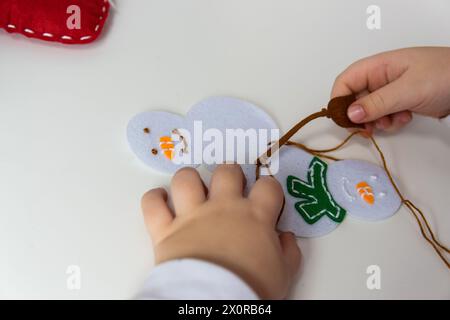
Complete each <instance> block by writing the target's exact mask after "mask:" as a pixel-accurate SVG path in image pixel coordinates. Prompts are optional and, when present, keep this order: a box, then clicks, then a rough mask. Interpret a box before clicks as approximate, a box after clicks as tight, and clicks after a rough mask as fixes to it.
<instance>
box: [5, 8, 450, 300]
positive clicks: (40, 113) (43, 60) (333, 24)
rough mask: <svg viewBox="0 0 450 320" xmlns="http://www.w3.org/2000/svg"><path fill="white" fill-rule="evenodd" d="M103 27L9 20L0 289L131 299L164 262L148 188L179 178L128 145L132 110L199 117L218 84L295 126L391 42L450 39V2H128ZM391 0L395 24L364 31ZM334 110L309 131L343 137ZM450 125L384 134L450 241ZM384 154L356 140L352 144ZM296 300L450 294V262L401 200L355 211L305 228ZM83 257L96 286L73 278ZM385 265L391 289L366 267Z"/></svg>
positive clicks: (315, 137) (357, 150)
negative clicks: (76, 40) (65, 33)
mask: <svg viewBox="0 0 450 320" xmlns="http://www.w3.org/2000/svg"><path fill="white" fill-rule="evenodd" d="M116 2H118V7H117V10H116V11H115V12H113V15H112V19H110V20H109V22H108V25H107V30H106V32H105V33H104V34H103V36H102V38H101V39H100V40H99V41H98V42H96V43H94V44H92V45H87V46H64V45H60V44H48V43H44V42H41V41H37V40H30V39H27V38H25V37H23V36H20V35H14V36H12V35H10V34H7V33H6V32H4V31H2V30H0V297H1V298H131V297H133V296H134V294H135V293H136V292H137V291H138V290H139V287H140V285H141V284H142V282H143V281H144V279H145V277H146V275H147V274H148V272H149V270H150V268H151V266H152V263H153V261H152V249H151V244H150V240H149V238H148V236H147V234H146V230H145V228H144V224H143V221H142V218H141V214H140V207H139V200H140V196H141V195H142V194H143V193H144V192H145V191H146V190H147V189H149V188H152V187H155V186H159V185H167V184H168V182H169V180H170V177H169V176H167V175H163V174H159V173H156V172H154V171H152V170H150V169H148V168H146V167H145V166H144V165H142V164H141V163H140V162H139V161H138V160H137V159H136V157H135V156H134V155H133V154H132V152H131V151H130V150H129V148H128V146H127V142H126V138H125V127H126V124H127V121H128V120H129V119H130V118H131V117H132V116H133V115H134V114H136V113H138V112H141V111H145V110H152V109H165V110H169V111H173V112H178V113H181V114H183V113H185V112H186V111H187V110H188V109H189V107H190V106H191V105H192V104H194V103H195V102H197V101H199V100H201V99H203V98H205V97H208V96H212V95H230V96H235V97H239V98H244V99H247V100H250V101H252V102H254V103H256V104H257V105H260V106H261V107H262V108H263V109H265V110H266V111H267V112H268V113H269V114H271V115H272V116H273V117H274V119H276V120H277V121H278V123H279V125H280V127H281V128H282V129H283V130H284V131H286V130H287V129H288V128H289V127H290V126H291V125H293V124H294V123H295V122H297V121H298V120H299V119H301V118H303V117H304V116H306V115H308V114H310V113H312V112H314V111H316V110H318V108H319V107H321V106H322V105H323V104H325V103H326V102H327V100H328V98H329V93H330V89H331V86H332V84H333V81H334V78H335V77H336V76H337V75H338V73H339V72H341V71H342V70H343V69H344V68H345V67H346V66H347V65H348V64H350V63H352V62H353V61H355V60H357V59H359V58H361V57H364V56H367V55H370V54H374V53H377V52H380V51H384V50H389V49H395V48H400V47H408V46H417V45H449V43H450V3H449V2H448V0H433V1H406V0H402V1H387V0H386V1H380V0H378V1H375V2H368V1H360V0H358V1H357V0H352V1H333V0H328V1H325V0H321V1H300V0H282V1H279V0H270V1H269V0H245V1H243V0H226V1H225V0H221V1H218V0H189V1H186V0H177V1H175V0H164V1H163V0H160V1H153V0H128V1H123V0H122V1H120V0H119V1H116ZM370 4H377V5H379V6H380V7H381V14H382V16H381V17H382V26H381V27H382V28H381V30H376V31H370V30H368V29H367V28H366V18H367V14H366V8H367V6H368V5H370ZM345 136H346V131H345V130H343V129H340V128H336V127H335V126H333V124H332V123H331V122H330V121H327V120H321V121H318V122H316V123H314V125H312V126H311V127H308V128H305V130H304V131H303V134H302V135H299V137H298V139H300V140H301V141H303V142H307V143H308V144H309V145H311V146H317V147H322V146H332V145H334V144H335V143H337V142H338V141H340V140H341V139H342V138H344V137H345ZM449 138H450V130H449V129H448V128H446V127H445V126H444V125H442V124H441V123H439V122H438V121H436V120H433V119H425V118H419V117H417V118H416V119H415V120H414V122H413V123H412V125H410V126H409V127H408V128H407V129H405V130H403V131H402V132H400V133H399V134H396V135H390V136H388V135H381V136H378V140H379V143H380V144H381V146H382V148H383V149H384V151H385V153H386V155H387V159H388V162H389V163H390V166H391V168H392V171H393V173H394V174H395V175H396V176H397V177H399V180H400V187H401V189H402V190H403V191H404V193H405V194H406V195H407V196H408V197H409V198H411V199H412V200H413V201H414V202H415V203H416V204H417V205H418V206H419V207H421V208H422V209H423V210H424V211H425V213H426V214H427V216H428V217H429V220H430V222H431V224H432V225H433V227H434V229H435V230H436V232H437V234H438V235H439V238H440V239H441V240H442V241H443V242H444V243H447V244H449V243H450V232H449V230H450V214H449V210H448V207H449V206H450V197H449V187H448V183H449V181H450V171H449V167H448V166H449V159H450V148H449V143H450V142H449V141H450V139H449ZM338 155H339V156H341V157H348V158H351V157H354V158H359V159H367V160H372V161H378V159H377V157H376V153H375V152H374V151H373V148H371V147H370V145H369V144H366V143H365V142H363V141H362V140H356V141H355V142H354V143H352V144H351V146H349V147H347V148H346V149H345V150H343V151H341V152H339V153H338ZM299 244H300V246H301V248H302V250H303V255H304V264H303V271H302V273H301V274H300V276H299V279H298V280H297V281H296V283H294V285H293V289H292V295H291V297H293V298H300V299H304V298H369V299H372V298H445V299H449V298H450V278H449V272H448V270H447V269H446V268H445V266H444V265H443V263H442V262H441V261H440V260H439V259H438V258H437V256H436V254H435V253H434V252H433V250H432V249H431V247H430V246H429V245H428V244H427V243H426V242H425V240H424V239H423V238H422V237H421V235H420V233H419V231H418V227H417V225H416V222H415V220H414V218H413V217H412V216H411V215H410V213H409V212H408V211H406V210H405V209H404V208H402V209H401V210H400V211H399V212H398V213H397V214H396V215H395V216H394V217H392V218H391V219H389V220H387V221H383V222H379V223H364V222H359V221H355V220H354V219H350V218H348V219H346V220H345V221H344V223H343V224H342V225H341V226H340V227H339V228H338V229H337V230H335V231H334V232H332V233H330V234H329V235H328V236H325V237H323V238H316V239H307V240H304V239H301V240H299ZM72 264H75V265H79V266H80V267H81V271H82V287H81V290H79V291H69V290H67V288H66V277H67V276H66V273H65V272H66V268H67V267H68V266H69V265H72ZM371 264H377V265H379V266H380V267H381V272H382V274H381V276H382V279H381V281H382V282H381V285H382V287H381V290H378V291H377V290H374V291H371V290H368V289H367V288H366V278H367V274H366V268H367V266H368V265H371Z"/></svg>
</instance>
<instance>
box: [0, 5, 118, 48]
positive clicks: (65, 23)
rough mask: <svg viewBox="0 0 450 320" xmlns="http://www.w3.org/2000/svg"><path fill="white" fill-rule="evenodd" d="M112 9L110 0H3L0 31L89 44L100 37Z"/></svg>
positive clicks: (0, 12)
mask: <svg viewBox="0 0 450 320" xmlns="http://www.w3.org/2000/svg"><path fill="white" fill-rule="evenodd" d="M109 9H110V4H109V2H108V0H0V28H3V29H5V30H6V31H7V32H9V33H21V34H23V35H25V36H27V37H29V38H37V39H41V40H45V41H56V42H61V43H65V44H85V43H90V42H92V41H94V40H95V39H97V37H98V36H99V35H100V33H101V32H102V29H103V26H104V23H105V21H106V19H107V17H108V14H109ZM74 14H75V16H74ZM73 19H75V20H73Z"/></svg>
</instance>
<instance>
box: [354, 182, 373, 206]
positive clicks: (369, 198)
mask: <svg viewBox="0 0 450 320" xmlns="http://www.w3.org/2000/svg"><path fill="white" fill-rule="evenodd" d="M356 191H358V194H359V195H360V196H361V198H362V199H363V200H364V201H365V202H367V203H368V204H370V205H372V204H373V203H374V202H375V196H374V195H373V191H372V187H371V186H369V184H368V183H367V182H365V181H361V182H360V183H358V184H357V185H356Z"/></svg>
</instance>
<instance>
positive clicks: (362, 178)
mask: <svg viewBox="0 0 450 320" xmlns="http://www.w3.org/2000/svg"><path fill="white" fill-rule="evenodd" d="M199 122H201V126H202V128H201V129H202V130H208V129H213V130H215V131H216V132H219V133H221V134H223V135H224V136H225V135H226V130H227V129H242V130H248V129H254V130H256V131H258V130H260V129H265V130H273V129H277V126H276V124H275V122H274V121H273V120H272V118H271V117H270V116H269V115H267V114H266V113H265V112H264V111H262V110H261V109H260V108H258V107H257V106H255V105H253V104H251V103H249V102H247V101H243V100H239V99H235V98H230V97H212V98H208V99H205V100H203V101H201V102H199V103H197V104H195V105H194V106H193V107H192V108H191V109H190V110H189V111H188V113H187V115H186V117H182V116H179V115H175V114H172V113H168V112H161V111H150V112H144V113H141V114H138V115H137V116H135V117H134V118H132V120H131V121H130V122H129V124H128V127H127V137H128V141H129V144H130V146H131V149H132V150H133V152H134V153H135V154H136V155H137V156H138V158H139V159H141V160H142V161H143V162H144V163H146V164H147V165H148V166H150V167H152V168H153V169H156V170H158V171H163V172H167V173H174V172H175V171H176V170H177V169H179V168H181V167H183V166H192V167H197V166H199V165H202V164H203V165H206V166H207V167H208V169H209V170H213V169H214V167H215V165H216V164H214V163H199V162H198V161H196V160H198V159H194V154H196V151H198V150H200V149H203V148H205V145H206V144H208V145H211V143H212V141H214V139H210V141H206V142H205V141H203V142H201V143H200V144H199V143H195V142H194V141H193V140H192V136H195V132H196V130H198V124H199ZM271 138H272V137H271V136H267V137H265V138H263V139H262V140H263V141H260V143H259V146H258V147H259V149H258V150H259V154H262V152H264V151H266V148H267V144H268V143H269V142H271V141H273V140H272V139H271ZM214 143H216V142H214ZM217 143H219V142H217ZM216 147H218V149H222V150H223V152H224V153H227V152H228V151H229V150H227V147H226V146H225V145H218V146H216ZM234 151H236V150H234ZM197 154H198V153H197ZM234 154H236V153H234ZM278 156H279V162H278V163H279V165H278V166H277V170H276V171H273V170H272V173H273V174H274V177H275V178H276V179H277V180H278V181H279V182H280V184H281V185H282V187H283V191H284V194H285V205H284V209H283V212H282V214H281V216H280V219H279V222H278V229H279V230H281V231H291V232H293V233H294V234H295V235H296V236H298V237H317V236H322V235H325V234H327V233H329V232H330V231H332V230H334V229H335V228H336V227H337V226H338V225H339V224H340V223H341V222H342V221H343V220H344V219H345V217H346V216H347V215H348V216H352V217H356V218H360V219H364V220H367V221H377V220H381V219H385V218H388V217H390V216H391V215H393V214H394V213H395V212H396V211H397V210H398V208H399V206H400V204H401V201H400V198H399V197H398V195H397V194H396V192H395V190H394V188H393V187H392V185H391V183H390V181H389V178H388V176H387V175H386V173H385V171H384V170H383V169H382V168H381V167H379V166H377V165H374V164H371V163H369V162H366V161H360V160H341V161H336V162H332V163H330V164H327V163H325V162H324V161H322V160H321V159H319V158H317V157H314V156H312V155H311V154H309V153H307V152H305V151H303V150H301V149H299V148H295V147H293V146H283V147H282V148H281V149H280V150H279V152H278ZM183 157H184V160H186V159H187V160H188V162H189V164H186V163H183V162H182V161H180V159H183ZM227 160H228V161H229V160H236V158H235V157H232V158H231V159H230V158H227ZM255 160H256V158H255V157H253V158H251V157H250V155H249V157H248V162H247V164H244V165H242V168H243V172H244V174H245V176H246V179H247V191H248V190H249V189H250V188H251V187H252V185H253V184H254V182H255V179H256V177H255V176H256V175H255V172H256V170H255V169H256V166H255V165H254V163H255Z"/></svg>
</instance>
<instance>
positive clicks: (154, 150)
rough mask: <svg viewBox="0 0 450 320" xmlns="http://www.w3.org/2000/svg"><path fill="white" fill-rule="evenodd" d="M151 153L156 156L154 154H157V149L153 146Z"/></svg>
mask: <svg viewBox="0 0 450 320" xmlns="http://www.w3.org/2000/svg"><path fill="white" fill-rule="evenodd" d="M152 154H153V155H155V156H156V155H157V154H158V150H156V149H155V148H153V149H152Z"/></svg>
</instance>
